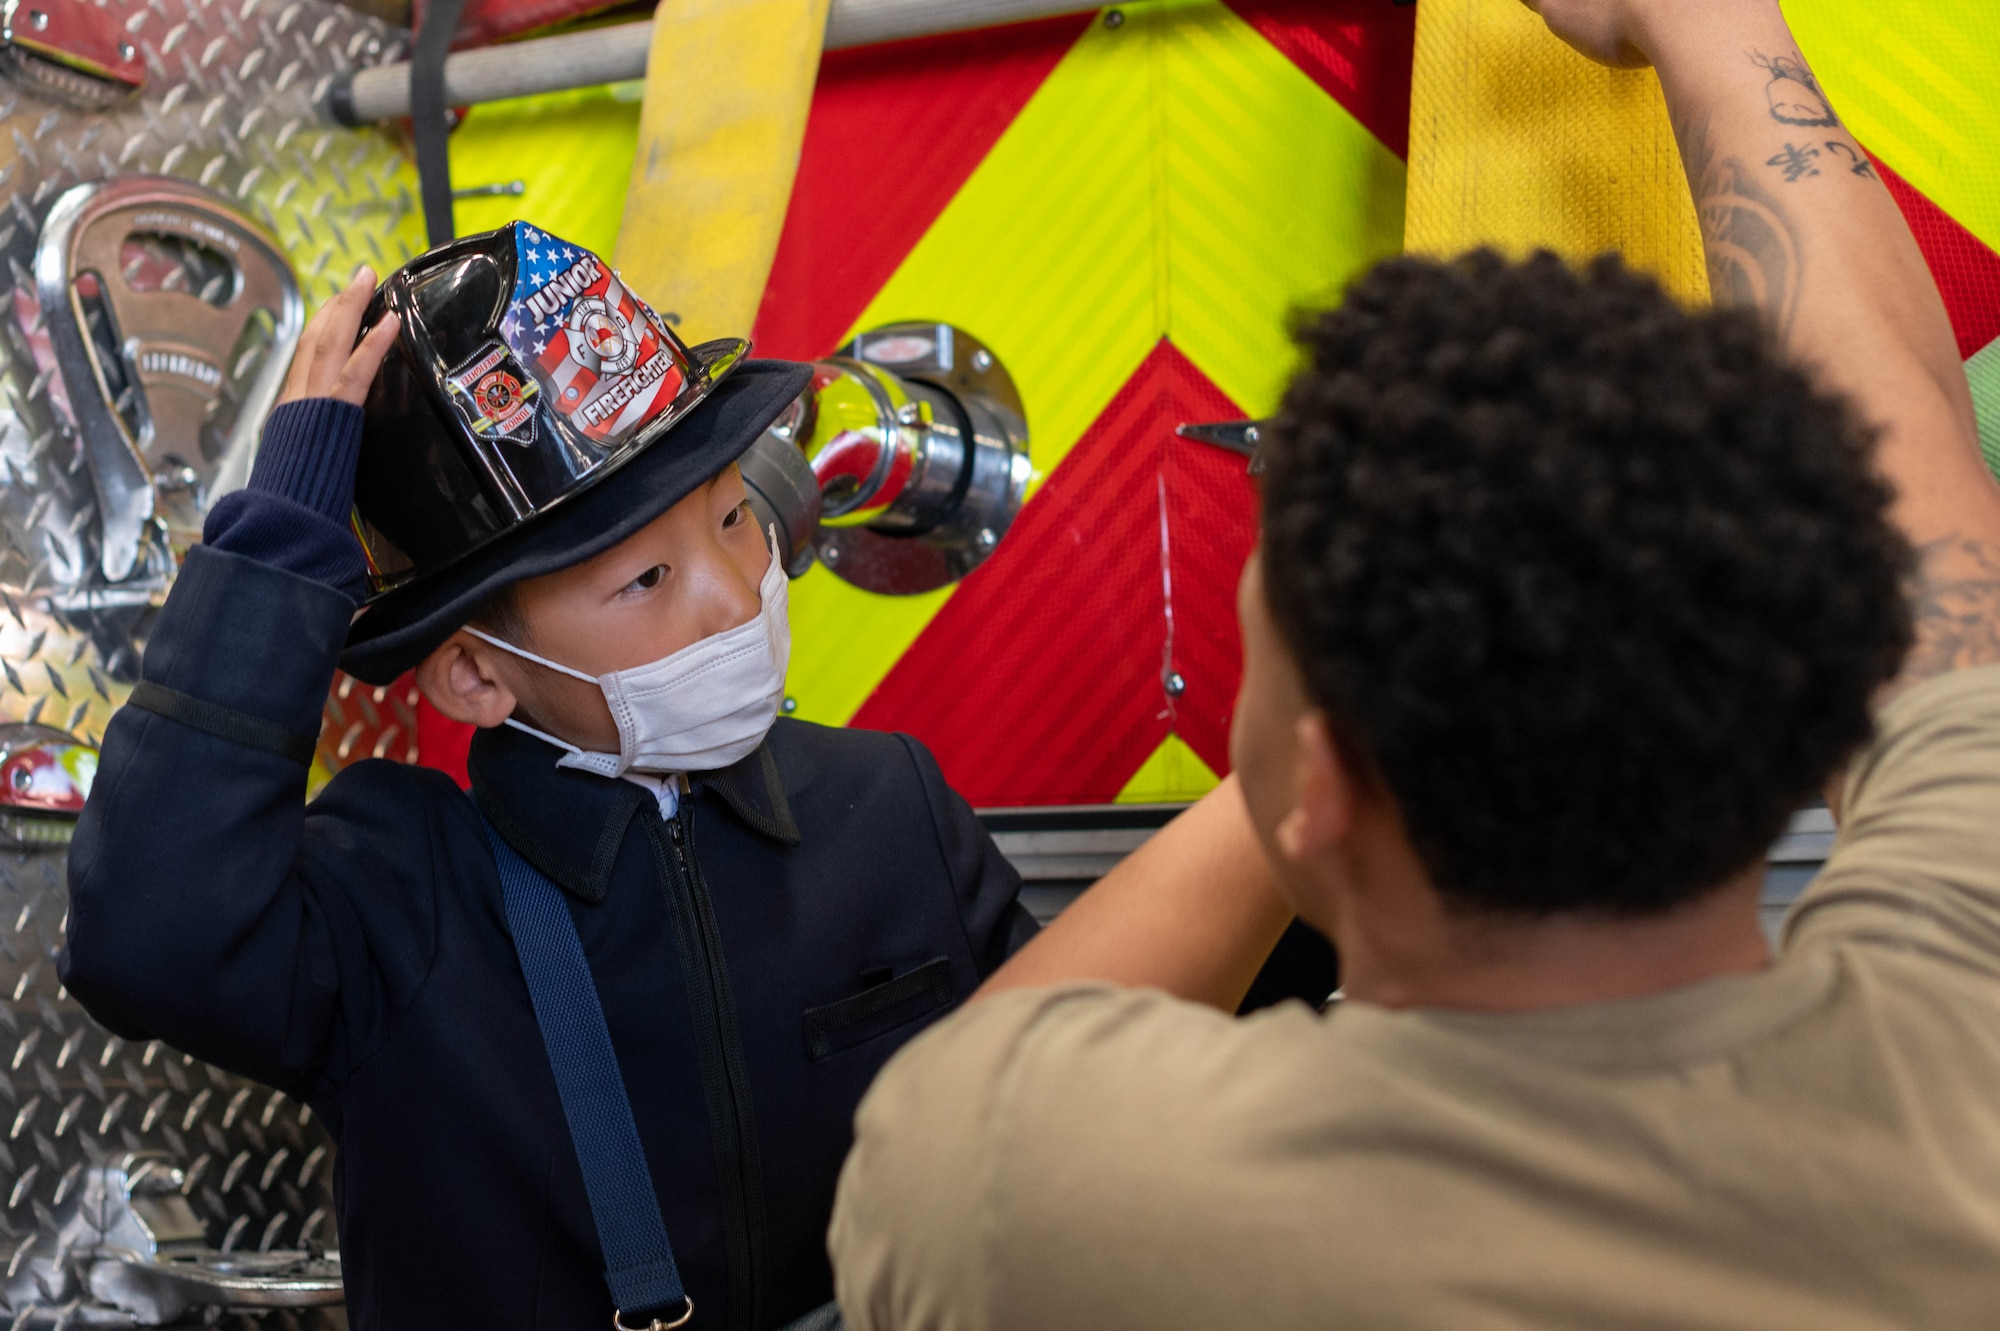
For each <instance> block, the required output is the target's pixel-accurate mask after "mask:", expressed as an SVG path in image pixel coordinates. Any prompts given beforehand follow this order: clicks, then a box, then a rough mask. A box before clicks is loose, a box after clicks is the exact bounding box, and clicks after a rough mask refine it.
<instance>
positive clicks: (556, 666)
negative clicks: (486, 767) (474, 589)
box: [465, 624, 625, 762]
mask: <svg viewBox="0 0 2000 1331" xmlns="http://www.w3.org/2000/svg"><path fill="white" fill-rule="evenodd" d="M465 631H466V632H467V633H470V634H471V635H472V636H473V637H475V638H477V639H479V640H480V641H481V642H485V643H491V644H492V645H493V646H495V647H498V648H499V649H500V650H501V651H503V652H511V653H512V654H513V655H515V656H518V657H520V658H521V659H522V660H524V661H533V662H534V663H535V664H536V665H538V666H545V667H547V668H548V669H550V670H553V671H555V672H556V673H557V674H559V675H568V676H569V677H570V678H571V679H580V680H582V681H583V682H584V683H586V684H594V685H596V686H597V690H598V692H600V693H602V692H603V691H604V685H603V683H602V682H601V681H600V680H598V678H597V677H596V676H595V675H586V674H584V673H583V672H582V671H581V670H572V669H571V668H570V667H568V666H566V665H564V664H563V663H562V662H560V661H551V660H549V659H548V658H547V657H545V656H536V655H535V654H534V653H533V652H531V651H528V650H527V649H526V648H522V647H516V646H515V645H514V644H513V643H511V642H506V641H504V640H502V639H500V638H496V637H494V636H493V635H492V634H490V633H483V632H481V631H480V630H478V629H476V628H474V627H472V625H470V624H467V625H466V626H465ZM501 724H503V725H509V726H512V727H513V728H514V729H516V730H518V731H521V732H522V733H523V734H527V735H533V736H534V737H535V738H536V739H538V740H540V741H542V742H543V743H544V744H552V745H554V746H555V747H556V748H558V749H562V750H564V751H566V752H568V753H569V754H571V755H573V756H574V757H577V758H582V759H585V760H589V759H593V758H610V759H612V760H613V761H615V762H622V761H623V759H624V754H623V749H624V746H625V736H624V733H623V728H622V727H621V728H620V733H619V736H618V744H619V749H620V752H619V753H618V754H615V755H614V754H598V753H594V752H592V751H591V750H589V749H581V748H578V747H577V746H576V745H574V744H572V743H570V742H569V741H568V740H566V739H557V738H556V737H555V736H554V735H551V734H549V733H548V732H547V731H542V730H537V729H535V728H534V727H533V726H531V725H529V724H528V723H527V722H525V721H517V720H515V719H514V718H513V717H511V716H510V717H508V718H507V719H506V720H505V721H503V722H502V723H501Z"/></svg>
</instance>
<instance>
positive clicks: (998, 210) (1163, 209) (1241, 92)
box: [792, 0, 1403, 798]
mask: <svg viewBox="0 0 2000 1331" xmlns="http://www.w3.org/2000/svg"><path fill="white" fill-rule="evenodd" d="M1120 12H1121V14H1122V16H1123V19H1124V21H1123V22H1122V24H1120V25H1119V26H1117V27H1115V28H1114V27H1107V26H1106V25H1105V24H1104V23H1102V22H1099V23H1096V24H1093V25H1092V26H1091V27H1090V28H1089V29H1088V31H1086V32H1085V33H1084V35H1083V36H1082V37H1080V38H1079V39H1078V40H1077V43H1076V45H1075V46H1074V47H1073V48H1072V49H1071V50H1070V51H1069V53H1068V54H1067V55H1066V56H1065V57H1064V58H1063V60H1062V61H1061V63H1060V64H1058V65H1057V67H1056V68H1055V70H1054V71H1053V72H1052V73H1051V74H1050V76H1049V78H1048V80H1047V81H1046V82H1045V83H1044V84H1043V85H1042V87H1041V88H1040V89H1039V90H1038V91H1037V92H1036V94H1035V96H1034V97H1033V98H1032V99H1031V100H1030V101H1029V103H1028V105H1027V106H1026V107H1025V108H1023V110H1022V112H1021V114H1020V115H1019V116H1018V117H1016V119H1015V121H1014V123H1013V124H1012V125H1011V126H1009V127H1008V129H1007V131H1006V133H1005V134H1003V135H1002V136H1001V138H1000V139H999V141H998V142H997V143H996V144H995V145H994V147H993V149H992V150H991V151H990V152H989V153H988V154H987V157H986V159H985V160H984V161H983V162H982V163H980V165H979V166H978V168H977V169H975V170H974V172H973V173H972V175H971V177H970V178H969V179H968V180H967V182H966V183H965V185H964V186H963V187H962V188H961V189H960V190H959V192H958V194H957V195H956V196H954V198H953V199H952V201H951V202H950V203H949V204H948V205H947V206H946V207H945V209H944V211H943V212H942V213H941V214H940V215H939V217H938V219H937V221H936V222H935V223H934V224H933V225H932V226H931V228H930V230H929V231H928V232H927V233H926V234H925V235H924V237H923V238H922V239H921V240H920V241H919V242H918V243H917V244H916V246H915V247H913V248H912V250H911V252H910V254H909V256H908V257H907V258H906V259H905V260H904V261H903V263H902V265H901V266H900V267H899V268H898V269H897V270H896V272H895V273H894V274H893V275H892V276H891V277H890V279H889V281H888V282H887V283H885V284H884V286H883V288H882V290H881V291H880V292H878V293H877V294H876V296H875V298H874V299H873V300H872V301H871V302H870V303H869V305H868V308H867V309H866V310H865V311H864V312H863V313H862V315H861V317H860V318H859V319H858V320H856V322H855V326H854V328H853V329H852V330H850V331H853V332H858V331H861V330H863V329H866V328H870V327H873V326H876V325H878V324H883V323H889V322H892V321H896V320H901V319H936V320H943V321H947V322H950V323H954V324H957V325H959V326H960V327H963V328H965V329H967V330H968V331H970V332H972V333H974V334H976V335H977V336H978V337H980V338H981V339H982V340H983V341H985V342H986V343H987V344H988V345H989V346H991V347H992V349H993V351H994V354H995V355H997V356H999V357H1000V359H1001V361H1002V363H1004V364H1005V365H1006V366H1007V369H1008V371H1009V372H1010V373H1011V374H1012V375H1013V376H1014V380H1015V383H1016V384H1017V385H1018V386H1019V388H1020V390H1021V396H1022V398H1023V401H1024V402H1025V405H1026V407H1027V414H1028V423H1029V427H1030V429H1031V430H1032V432H1033V458H1034V463H1035V468H1036V472H1037V476H1038V483H1039V479H1040V478H1042V477H1046V476H1047V475H1048V474H1049V473H1051V472H1052V471H1054V470H1055V468H1056V467H1057V466H1058V465H1059V464H1060V463H1061V461H1062V459H1063V458H1064V457H1065V456H1066V455H1067V454H1068V452H1069V450H1070V449H1071V448H1072V447H1073V446H1074V445H1075V443H1076V441H1077V440H1078V439H1079V438H1080V437H1081V436H1082V434H1083V432H1084V430H1085V429H1087V428H1088V427H1089V425H1090V424H1091V422H1092V421H1094V420H1095V419H1096V418H1097V416H1098V415H1099V414H1100V413H1101V412H1102V411H1103V410H1104V408H1105V407H1106V406H1107V405H1108V404H1109V403H1110V401H1111V399H1112V398H1113V396H1115V395H1116V393H1117V392H1118V390H1119V389H1120V388H1121V387H1123V385H1124V384H1125V382H1126V380H1127V379H1128V378H1130V377H1131V375H1132V373H1133V372H1134V371H1135V370H1136V369H1137V368H1138V367H1139V365H1140V364H1141V362H1142V361H1144V359H1145V357H1146V356H1147V354H1148V353H1149V352H1150V351H1151V350H1152V348H1153V347H1154V346H1155V345H1156V344H1157V343H1158V341H1159V339H1160V338H1161V337H1164V336H1171V337H1172V339H1173V340H1174V342H1175V345H1176V346H1178V347H1180V348H1181V350H1183V351H1184V352H1186V353H1187V354H1188V355H1189V356H1190V358H1191V359H1193V360H1194V361H1195V363H1196V364H1197V365H1199V366H1200V367H1201V369H1202V370H1203V372H1204V373H1206V374H1207V375H1209V376H1210V377H1211V378H1212V379H1213V380H1214V381H1215V382H1216V383H1217V384H1218V385H1219V386H1220V387H1221V388H1222V389H1223V390H1224V391H1225V392H1227V393H1228V394H1229V395H1230V396H1231V397H1232V398H1234V399H1235V400H1236V401H1237V402H1238V403H1239V404H1241V405H1242V406H1243V407H1244V409H1245V410H1248V411H1256V412H1263V411H1268V410H1269V409H1270V408H1271V407H1273V406H1275V404H1276V401H1277V397H1278V393H1279V391H1280V390H1281V388H1282V386H1283V383H1284V379H1285V377H1286V375H1287V373H1288V372H1289V369H1290V366H1291V356H1292V353H1291V349H1290V342H1289V339H1288V338H1287V337H1286V334H1285V318H1286V315H1287V314H1288V313H1289V311H1290V310H1291V309H1292V308H1294V307H1296V306H1298V305H1301V304H1305V303H1310V302H1314V301H1318V300H1322V299H1324V298H1326V297H1327V296H1328V295H1330V294H1332V293H1334V292H1335V291H1336V290H1337V288H1338V286H1339V285H1340V283H1341V282H1343V281H1344V280H1346V279H1347V278H1348V277H1349V276H1351V275H1352V274H1354V273H1355V272H1356V271H1358V270H1359V269H1360V268H1361V267H1363V266H1365V265H1366V264H1367V263H1369V262H1371V261H1372V260H1374V259H1375V258H1377V257H1379V256H1381V255H1384V254H1388V253H1393V252H1395V250H1396V249H1397V248H1398V247H1399V245H1400V241H1401V208H1402V202H1401V201H1402V192H1403V172H1402V164H1401V163H1400V162H1399V161H1398V160H1397V159H1396V157H1395V155H1394V154H1393V153H1391V152H1389V151H1388V150H1387V149H1385V148H1383V147H1382V145H1381V144H1380V143H1379V142H1378V141H1377V140H1376V139H1375V138H1374V137H1373V136H1372V135H1370V134H1369V133H1368V132H1367V131H1366V130H1365V129H1363V128H1362V127H1361V126H1360V125H1359V124H1358V123H1357V122H1356V121H1355V120H1354V119H1353V117H1351V116H1350V115H1349V114H1348V113H1347V112H1346V111H1345V110H1344V109H1343V108H1341V106H1340V105H1339V104H1338V103H1337V102H1335V101H1334V100H1333V99H1332V98H1331V97H1329V96H1327V95H1326V94H1325V93H1324V92H1323V91H1321V90H1320V88H1319V87H1318V86H1317V85H1316V84H1314V83H1313V82H1312V80H1311V79H1309V78H1308V77H1306V75H1304V74H1303V73H1301V72H1300V71H1299V70H1298V68H1297V67H1296V66H1294V65H1293V64H1292V63H1291V62H1290V61H1289V60H1287V59H1286V58H1285V57H1284V56H1283V55H1282V54H1281V53H1280V52H1278V51H1277V50H1276V49H1275V48H1273V47H1272V46H1271V45H1270V44H1269V43H1268V42H1266V41H1265V40H1264V39H1263V38H1262V37H1261V36H1259V35H1258V34H1257V33H1256V32H1255V31H1254V30H1253V29H1252V28H1250V27H1249V25H1247V24H1245V23H1244V22H1243V21H1242V20H1240V19H1239V18H1237V17H1236V16H1235V14H1234V13H1232V12H1231V11H1230V10H1228V9H1227V8H1226V7H1224V6H1223V5H1221V4H1219V3H1214V0H1155V2H1153V3H1139V4H1132V5H1126V6H1121V11H1120ZM1032 494H1033V490H1032V489H1031V490H1030V495H1031V498H1030V502H1033V500H1032ZM1003 568H1004V566H1003ZM994 572H995V573H996V574H997V575H1001V576H1004V571H1003V569H996V570H995V571H994ZM948 595H949V591H943V592H937V593H932V594H930V595H927V596H922V597H914V598H907V599H903V598H887V597H879V596H872V595H869V594H867V593H863V592H858V591H856V590H855V589H853V588H852V587H849V586H847V585H846V584H845V583H842V582H841V581H840V580H839V579H837V578H834V577H832V576H831V575H829V574H827V573H826V572H825V571H824V570H815V571H814V572H812V573H811V574H809V575H808V576H807V577H805V578H803V579H801V580H800V581H799V582H797V583H795V584H794V585H793V588H792V621H793V671H792V680H793V693H794V696H795V697H796V699H797V701H798V704H799V711H798V715H800V716H804V717H808V718H810V719H813V720H820V721H828V722H836V723H838V722H844V721H846V720H847V719H848V718H849V717H851V716H852V715H853V714H854V712H855V710H856V709H858V708H859V707H860V705H861V704H862V702H863V701H865V700H866V698H867V697H868V695H869V694H870V693H871V692H873V691H874V689H875V687H876V686H877V685H878V684H879V683H880V682H881V680H882V677H883V676H884V675H885V674H887V673H888V671H889V669H890V667H891V666H893V665H894V663H895V662H896V660H897V659H898V658H899V657H900V656H901V655H902V654H903V652H904V651H906V650H907V649H908V648H909V645H910V644H911V643H912V642H913V641H915V639H916V637H917V635H918V634H920V633H921V632H922V631H923V629H924V627H925V626H926V625H927V624H928V623H929V622H930V619H931V617H932V616H933V615H934V614H935V613H936V612H937V609H938V608H939V607H940V606H942V605H943V603H944V601H945V598H946V597H947V596H948ZM1176 742H1178V741H1176ZM1203 770H1204V771H1205V770H1206V769H1203ZM1210 779H1211V780H1212V774H1210ZM1199 788H1202V789H1205V788H1206V787H1199ZM1182 793H1183V794H1184V795H1185V794H1189V793H1198V789H1195V788H1190V789H1189V790H1187V791H1183V792H1182ZM1164 797H1166V796H1163V798H1164Z"/></svg>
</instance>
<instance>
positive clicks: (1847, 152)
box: [1826, 139, 1875, 180]
mask: <svg viewBox="0 0 2000 1331" xmlns="http://www.w3.org/2000/svg"><path fill="white" fill-rule="evenodd" d="M1826 150H1827V151H1828V152H1830V153H1832V154H1833V155H1834V156H1836V157H1845V158H1846V159H1847V162H1848V166H1847V169H1848V170H1849V171H1851V172H1853V173H1854V174H1855V175H1857V176H1860V177H1861V178H1862V179H1863V180H1873V179H1875V164H1874V163H1873V162H1870V161H1869V160H1868V154H1866V153H1864V152H1862V151H1861V150H1860V149H1859V148H1857V147H1855V146H1854V145H1853V144H1851V143H1849V142H1847V141H1846V140H1845V139H1828V140H1827V141H1826Z"/></svg>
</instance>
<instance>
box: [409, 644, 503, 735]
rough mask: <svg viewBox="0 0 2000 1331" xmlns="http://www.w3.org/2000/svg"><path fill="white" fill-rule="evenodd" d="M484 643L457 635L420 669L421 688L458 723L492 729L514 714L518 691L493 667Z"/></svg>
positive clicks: (433, 654) (419, 685)
mask: <svg viewBox="0 0 2000 1331" xmlns="http://www.w3.org/2000/svg"><path fill="white" fill-rule="evenodd" d="M483 646H484V645H483V644H482V643H481V642H480V641H479V640H478V639H477V638H474V637H473V636H472V635H471V634H469V633H454V634H452V635H451V637H449V638H447V639H445V642H444V645H443V646H441V647H439V648H438V649H437V650H436V651H434V652H432V653H431V654H430V655H429V656H427V657H425V658H424V660H423V664H421V665H419V666H418V667H417V688H419V689H420V690H422V691H423V695H424V697H426V698H428V699H429V700H430V704H431V706H433V707H435V708H437V709H438V711H440V712H442V713H443V714H444V715H446V716H448V717H450V718H451V719H452V720H454V721H462V722H465V723H467V724H469V725H475V726H481V727H485V728H491V727H493V726H497V725H499V724H500V723H501V722H502V721H505V720H506V719H507V718H508V717H510V716H512V715H513V714H514V703H515V698H514V691H513V690H512V689H510V688H508V687H507V685H506V683H505V681H503V680H502V679H501V678H500V677H499V676H498V675H497V674H495V673H494V672H493V671H492V670H491V668H490V665H489V654H488V653H487V652H486V651H484V650H483Z"/></svg>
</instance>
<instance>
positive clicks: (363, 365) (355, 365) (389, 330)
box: [327, 314, 402, 407]
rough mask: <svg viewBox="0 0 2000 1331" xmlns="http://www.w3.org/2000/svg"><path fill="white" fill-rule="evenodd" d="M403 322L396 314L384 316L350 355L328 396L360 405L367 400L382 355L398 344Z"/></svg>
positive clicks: (385, 354)
mask: <svg viewBox="0 0 2000 1331" xmlns="http://www.w3.org/2000/svg"><path fill="white" fill-rule="evenodd" d="M401 328H402V323H401V321H400V320H398V319H397V318H396V316H395V315H393V314H385V315H383V316H382V322H381V323H378V324H376V325H375V326H374V327H373V328H371V329H369V330H368V336H366V337H364V338H362V339H361V345H360V346H358V347H356V348H355V349H354V352H353V354H352V355H350V356H349V357H348V358H347V364H346V365H344V366H342V367H341V370H340V378H339V379H338V380H337V381H336V382H335V383H334V385H333V388H332V391H331V392H329V393H328V394H327V396H328V397H336V398H339V399H340V400H341V401H342V402H351V403H353V404H354V405H355V406H357V407H358V406H361V405H363V404H364V403H366V402H367V401H368V388H369V386H370V385H371V384H373V383H374V382H375V372H376V371H377V370H379V369H381V368H382V359H383V357H385V356H387V355H388V354H389V349H390V348H391V347H393V346H395V345H396V334H397V333H398V332H399V331H400V330H401Z"/></svg>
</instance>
